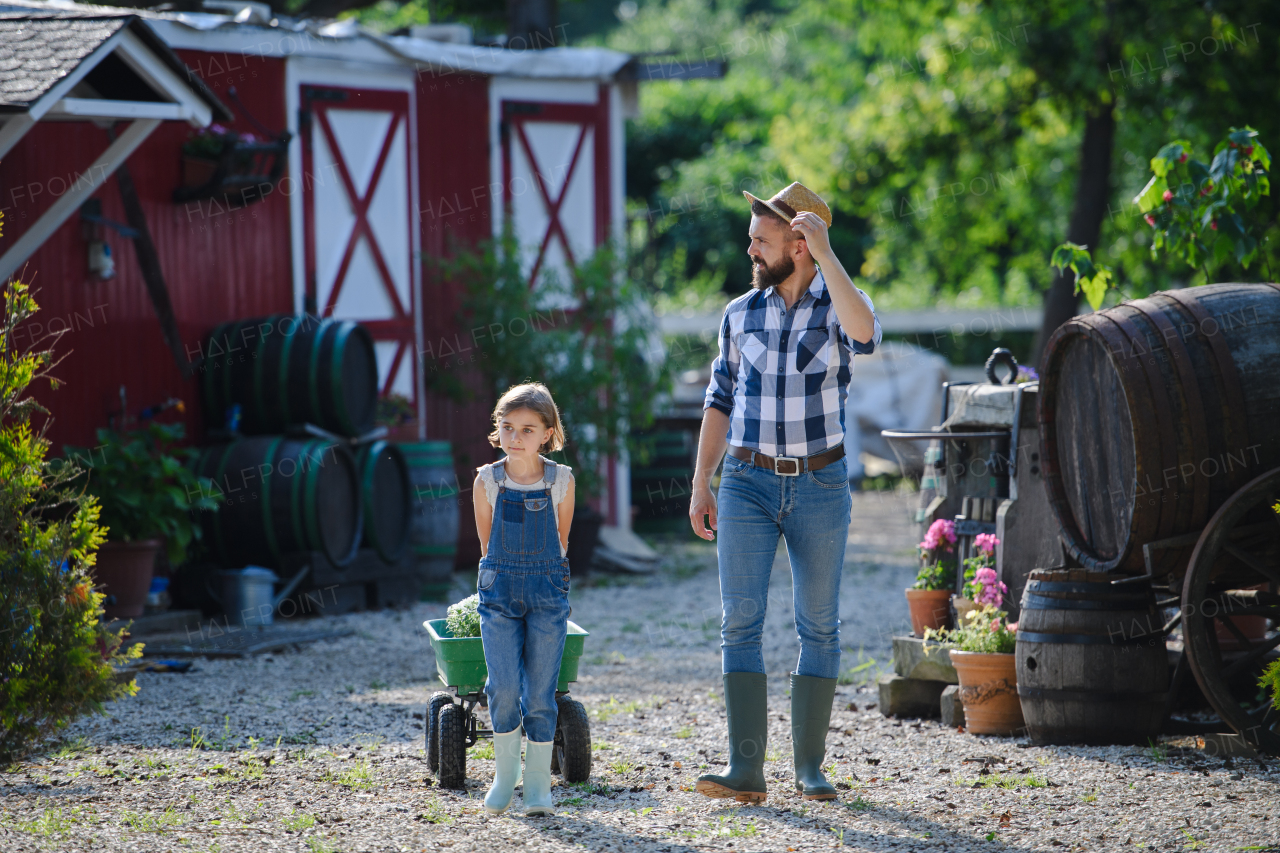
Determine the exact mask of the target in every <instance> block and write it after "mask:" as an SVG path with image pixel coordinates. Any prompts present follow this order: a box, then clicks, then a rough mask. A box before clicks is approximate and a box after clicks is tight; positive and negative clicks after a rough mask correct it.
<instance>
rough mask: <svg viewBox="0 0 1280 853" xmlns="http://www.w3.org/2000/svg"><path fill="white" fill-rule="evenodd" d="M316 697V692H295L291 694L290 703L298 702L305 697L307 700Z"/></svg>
mask: <svg viewBox="0 0 1280 853" xmlns="http://www.w3.org/2000/svg"><path fill="white" fill-rule="evenodd" d="M314 695H316V692H315V691H314V690H295V691H293V692H292V693H290V694H289V701H290V702H297V701H298V700H299V699H301V698H302V697H303V696H306V697H307V698H311V697H312V696H314Z"/></svg>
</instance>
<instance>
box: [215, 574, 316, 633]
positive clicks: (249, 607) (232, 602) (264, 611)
mask: <svg viewBox="0 0 1280 853" xmlns="http://www.w3.org/2000/svg"><path fill="white" fill-rule="evenodd" d="M310 569H311V567H310V566H304V567H303V568H302V569H301V570H300V571H299V572H298V573H297V574H296V575H294V576H293V577H292V578H291V579H290V580H289V582H288V583H287V584H285V587H284V589H282V590H280V593H279V595H276V594H275V584H276V583H277V582H278V581H279V580H280V578H278V577H276V574H275V572H273V571H271V570H270V569H265V568H263V567H262V566H245V567H244V568H243V569H223V570H222V571H220V572H217V575H216V576H217V578H218V586H219V589H221V591H222V594H221V595H219V594H218V593H216V592H214V591H213V589H212V588H210V587H209V586H208V582H207V581H206V583H205V588H206V589H208V591H209V594H210V595H211V596H213V600H214V601H216V602H218V603H219V604H221V605H222V609H223V611H224V612H225V613H226V615H227V623H228V624H230V625H243V626H245V627H252V626H256V627H265V626H267V625H270V624H271V622H272V616H273V615H274V614H275V612H276V608H277V607H279V606H280V602H282V601H284V600H285V599H286V598H288V597H289V596H290V595H292V594H293V591H294V590H295V589H297V588H298V584H300V583H302V579H303V578H305V577H306V576H307V573H308V572H309V571H310Z"/></svg>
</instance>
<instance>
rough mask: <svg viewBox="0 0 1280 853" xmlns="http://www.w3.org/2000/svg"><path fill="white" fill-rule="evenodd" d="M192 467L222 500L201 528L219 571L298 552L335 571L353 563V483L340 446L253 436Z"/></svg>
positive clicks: (272, 564)
mask: <svg viewBox="0 0 1280 853" xmlns="http://www.w3.org/2000/svg"><path fill="white" fill-rule="evenodd" d="M195 464H196V473H197V474H199V475H200V476H203V477H208V478H210V479H211V480H213V482H214V488H215V493H216V494H217V496H218V497H219V498H221V506H219V508H218V511H217V512H208V513H203V514H202V518H201V522H202V524H203V525H204V529H203V532H204V535H205V538H206V541H207V542H209V543H210V545H211V547H212V548H213V551H214V554H215V555H216V556H217V558H218V560H219V561H220V562H221V563H222V564H223V565H224V566H226V567H228V568H239V567H241V566H246V565H254V566H265V567H267V568H278V567H280V565H281V558H282V556H283V555H285V554H290V553H296V552H300V551H320V552H322V553H323V554H324V555H325V557H327V558H328V559H329V561H330V562H331V563H333V564H334V565H336V566H343V565H346V564H347V563H349V562H351V560H352V559H354V557H355V555H356V550H357V549H358V548H359V546H360V536H361V532H362V530H363V525H362V519H361V515H360V479H359V475H358V473H357V471H356V461H355V457H353V456H352V455H351V451H349V450H348V449H347V448H346V447H345V446H344V445H341V444H336V443H334V442H330V441H321V440H306V439H298V440H295V439H290V438H284V437H282V436H258V437H253V438H243V439H240V440H238V441H233V442H230V443H229V444H219V445H214V446H211V447H206V448H204V449H203V450H202V451H201V453H200V455H199V456H198V457H197V458H196V461H195Z"/></svg>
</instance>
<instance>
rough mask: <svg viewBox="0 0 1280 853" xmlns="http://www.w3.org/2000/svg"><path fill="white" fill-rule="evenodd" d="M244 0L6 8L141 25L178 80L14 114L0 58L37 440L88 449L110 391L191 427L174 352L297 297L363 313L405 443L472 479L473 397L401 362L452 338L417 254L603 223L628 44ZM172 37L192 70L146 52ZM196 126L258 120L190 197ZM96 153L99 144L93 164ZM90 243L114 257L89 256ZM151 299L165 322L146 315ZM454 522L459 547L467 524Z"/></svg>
mask: <svg viewBox="0 0 1280 853" xmlns="http://www.w3.org/2000/svg"><path fill="white" fill-rule="evenodd" d="M262 9H265V7H258V6H255V5H254V4H252V3H246V4H245V5H244V8H243V9H242V10H241V11H240V12H239V14H237V15H236V16H235V17H234V18H233V17H231V16H230V15H222V14H207V13H163V14H157V13H150V12H134V11H122V10H120V9H107V8H103V7H92V6H78V5H73V4H69V3H63V4H60V5H58V6H56V7H54V8H50V7H49V6H48V5H46V4H40V5H39V6H38V7H36V6H34V5H31V6H28V5H26V4H25V3H7V4H0V23H3V25H5V26H8V27H9V28H10V29H9V30H8V31H7V32H8V33H9V35H6V36H5V37H4V39H5V41H10V40H12V39H16V38H18V36H17V35H15V33H21V32H23V31H24V30H30V29H31V28H32V27H35V28H39V27H44V28H46V29H47V28H49V27H55V28H56V27H61V28H64V29H65V28H72V29H74V28H77V27H93V26H98V27H99V28H102V27H104V26H115V27H116V28H117V29H121V28H123V30H122V31H124V32H125V34H126V35H125V36H124V37H121V39H119V40H118V41H120V43H121V44H124V43H125V42H126V41H127V42H128V45H129V46H133V43H134V42H137V44H138V45H142V46H143V47H146V46H147V45H150V46H151V48H152V51H151V52H152V53H153V54H155V55H156V56H161V57H162V58H161V59H155V58H154V57H153V59H152V64H153V65H155V66H156V67H157V68H159V67H161V66H163V68H164V69H167V70H168V72H169V76H168V77H164V82H167V83H168V84H169V85H170V86H171V87H172V88H174V91H173V92H168V91H160V90H158V89H156V87H155V86H154V85H153V86H152V89H153V91H150V92H149V93H148V92H143V91H142V90H141V89H139V88H138V85H139V84H138V81H137V80H134V79H133V78H132V77H130V78H128V86H132V87H133V89H130V90H129V91H124V89H128V86H124V85H123V84H121V86H120V87H118V88H122V91H121V92H120V93H117V94H116V95H115V97H116V98H117V99H119V100H120V101H121V102H122V103H125V102H127V103H129V104H133V106H131V107H120V108H118V109H117V111H116V113H112V114H106V113H105V112H103V111H102V110H99V112H100V113H102V114H101V115H99V114H85V115H77V114H76V112H75V110H76V109H84V108H85V107H84V103H83V102H84V101H85V98H86V97H95V95H92V94H91V92H92V89H93V87H92V86H89V85H88V84H83V86H82V88H85V89H86V91H85V92H84V93H78V94H81V95H82V97H79V98H72V97H65V96H64V97H62V99H61V100H62V105H61V106H59V107H57V108H56V110H54V111H52V112H50V113H49V114H46V115H45V116H44V117H43V118H41V120H39V121H35V122H33V123H31V124H30V126H29V127H20V126H19V123H20V122H28V121H29V117H28V115H27V112H28V111H27V110H26V108H25V107H24V106H23V105H22V104H21V103H18V102H17V101H16V100H15V99H14V98H13V97H11V96H10V95H9V94H8V93H7V92H6V91H5V90H4V86H5V78H4V75H5V73H6V72H4V71H3V70H0V110H6V111H7V112H8V115H9V117H8V118H7V121H6V122H5V124H4V125H3V126H0V148H3V149H4V151H5V152H7V153H0V157H2V159H0V193H2V194H3V197H2V200H0V207H2V209H3V212H4V233H3V237H2V238H0V273H2V274H4V275H6V276H9V275H13V274H21V275H22V277H23V278H24V279H26V280H29V281H31V282H32V283H33V284H34V286H35V287H36V288H37V289H38V293H37V299H38V301H39V303H40V305H41V309H42V313H41V315H40V317H39V318H38V319H39V320H40V323H41V324H42V327H43V328H44V329H66V333H65V334H64V336H63V338H62V341H61V343H60V345H59V350H60V352H61V353H62V354H64V355H65V356H66V360H65V361H64V362H63V364H62V366H61V367H60V368H59V370H58V373H59V375H60V376H61V377H62V378H63V379H64V380H66V384H65V385H64V386H63V387H62V388H61V389H60V390H58V391H57V392H56V393H52V394H50V393H47V392H43V391H42V392H40V397H41V400H42V402H43V403H45V404H46V405H48V407H49V408H50V410H51V411H52V412H53V415H54V417H55V421H54V423H53V425H52V427H51V429H50V432H49V435H50V438H51V439H52V440H53V443H54V447H55V448H59V447H61V445H62V444H64V443H75V444H91V443H92V438H93V431H94V430H95V429H96V428H97V427H100V426H103V425H106V424H107V423H108V419H109V418H111V417H112V416H113V415H114V414H115V413H117V412H118V411H119V410H120V408H121V389H122V387H123V388H125V389H127V400H128V403H127V405H128V408H129V411H130V412H133V413H136V412H137V411H138V410H140V409H142V408H143V407H145V406H148V405H151V404H154V403H157V402H160V401H163V400H165V399H167V398H170V397H178V398H181V399H183V400H184V401H186V403H187V410H186V413H185V415H184V417H185V419H186V421H187V424H188V430H189V432H190V434H192V435H193V436H195V437H196V438H197V439H199V437H200V435H201V432H202V426H201V425H202V422H203V414H202V413H201V412H200V411H199V409H200V394H199V388H198V382H199V376H198V372H197V373H196V374H194V375H192V373H191V370H190V365H191V364H194V363H198V361H199V358H200V356H201V355H202V347H203V341H204V340H205V338H206V337H207V335H208V333H209V332H210V330H211V329H212V328H213V327H214V326H215V325H217V324H219V323H221V322H224V321H227V320H232V319H237V318H246V317H253V316H260V315H266V314H272V313H285V312H296V311H304V310H306V311H316V312H319V313H320V314H322V315H326V316H334V317H339V318H344V319H354V320H359V321H361V322H362V323H364V324H365V325H367V326H368V327H369V329H370V330H371V331H372V333H373V334H374V337H375V340H376V347H377V356H378V373H379V382H380V384H381V387H382V390H383V391H384V392H396V393H399V394H403V395H404V396H405V397H407V398H409V399H410V400H411V401H412V402H413V405H414V406H415V407H416V408H417V412H418V415H419V437H420V438H424V439H432V440H435V439H439V440H448V441H452V442H453V444H454V448H455V455H456V458H457V459H458V467H459V474H460V476H464V477H466V478H467V479H466V481H465V482H469V476H468V475H467V472H468V471H469V470H470V468H471V467H472V466H474V465H476V464H480V463H481V462H484V461H488V460H490V459H492V458H493V451H492V449H491V448H489V446H488V444H487V442H486V441H485V439H484V435H485V433H486V431H487V415H488V411H487V404H485V403H476V404H471V405H467V406H457V405H455V404H453V403H451V402H449V401H446V400H443V399H437V398H433V397H432V395H430V394H428V393H426V392H424V390H423V377H422V376H421V375H420V373H421V366H422V358H421V357H419V356H426V357H435V355H437V354H438V353H439V351H440V346H441V344H440V342H442V341H454V340H457V338H458V336H461V337H462V338H464V339H465V337H466V335H467V334H468V332H467V331H466V330H462V329H457V328H454V326H455V323H454V319H453V318H454V312H455V309H456V307H457V300H458V293H457V292H456V291H455V290H454V289H453V288H451V287H448V286H446V287H445V288H444V290H443V292H441V291H440V289H439V288H433V289H432V292H431V293H430V294H426V293H424V291H423V264H422V263H421V257H420V256H421V253H425V254H426V255H433V256H440V255H442V254H443V253H444V252H445V251H446V249H447V247H448V245H449V240H450V238H449V235H453V236H454V237H456V238H458V239H460V240H461V241H463V242H464V243H474V242H475V241H477V240H480V239H484V238H488V237H491V236H494V235H496V234H497V233H499V232H500V230H501V227H502V217H503V216H504V210H510V211H511V215H512V217H513V224H514V226H515V230H516V234H517V237H518V238H519V239H520V242H521V244H522V245H524V246H526V247H528V250H527V253H526V257H525V259H524V260H525V264H526V269H528V271H529V274H530V276H531V279H532V278H534V277H536V276H537V274H538V273H539V271H540V270H544V269H548V268H563V267H564V266H565V265H566V264H572V263H574V262H575V261H577V260H580V259H582V258H583V257H585V256H587V255H589V254H590V253H591V252H592V251H593V250H594V248H595V247H596V246H597V245H599V244H600V243H601V242H602V241H604V240H606V239H608V238H609V237H610V236H611V235H614V234H619V233H620V232H621V229H622V226H623V199H624V186H623V104H624V101H625V100H627V99H626V98H625V97H624V95H626V94H634V90H633V89H632V90H630V92H628V90H627V84H625V83H623V82H621V81H620V79H619V72H621V71H622V70H623V67H624V66H625V65H626V64H627V62H628V60H629V57H627V56H626V55H623V54H619V53H616V52H613V51H608V50H601V49H573V48H555V49H550V50H544V51H524V52H520V51H507V50H502V49H497V48H487V47H477V46H472V45H463V44H446V43H442V42H435V41H429V40H426V39H418V38H409V37H392V38H385V37H380V36H376V35H374V34H370V33H368V32H366V31H364V30H361V29H360V28H358V27H357V26H355V25H354V23H353V22H351V21H344V22H338V23H329V24H317V23H316V22H312V21H289V20H283V19H272V20H267V19H266V18H265V17H264V16H263V14H262V11H261V10H262ZM38 21H43V22H44V23H38ZM51 22H52V23H51ZM95 22H96V23H95ZM103 22H108V24H104V23H103ZM109 22H115V23H114V24H110V23H109ZM166 47H167V48H168V49H170V50H171V51H172V55H176V57H178V58H180V59H181V62H182V63H185V65H186V67H187V69H189V71H188V70H186V69H181V64H180V63H175V62H174V61H173V59H172V55H170V56H169V57H168V58H167V59H166V58H163V55H164V54H165V53H166ZM0 49H6V45H5V44H3V43H0ZM134 52H135V53H139V50H137V49H135V50H134ZM99 53H101V54H102V55H101V56H99ZM90 54H91V55H86V56H85V57H83V63H91V64H92V66H93V68H97V69H99V70H98V71H96V72H95V71H93V70H92V68H91V69H90V71H89V72H87V73H88V74H89V76H90V77H92V79H94V80H98V81H106V80H116V79H125V76H126V75H124V74H123V72H121V71H120V68H121V67H128V68H134V66H135V65H138V64H139V60H136V59H131V58H130V57H128V56H124V55H123V54H122V55H121V56H116V55H115V54H113V53H112V52H111V51H103V50H100V51H98V53H93V52H92V51H91V52H90ZM131 63H132V64H131ZM4 67H6V66H4V65H3V64H2V63H0V69H3V68H4ZM179 72H181V73H179ZM8 73H10V74H12V72H8ZM155 73H156V74H159V73H160V72H158V71H156V72H155ZM133 74H134V77H143V78H145V74H143V73H141V72H138V71H136V69H135V70H134V72H133ZM82 76H83V75H82ZM160 76H162V77H163V75H160ZM86 79H88V78H86ZM146 79H150V78H146ZM175 81H177V82H175ZM151 82H152V83H154V82H155V81H151ZM180 84H185V87H184V86H182V85H180ZM631 85H632V86H634V84H631ZM179 88H182V89H183V90H184V92H185V94H182V93H177V90H178V89H179ZM135 89H136V90H137V91H134V90H135ZM180 95H181V97H179V96H180ZM96 97H102V98H106V97H110V96H109V95H102V94H99V95H97V96H96ZM183 99H185V100H183ZM139 104H141V106H139ZM148 104H149V105H150V106H147V105H148ZM201 105H202V106H201ZM197 106H200V108H199V109H197ZM130 109H131V110H133V112H132V113H130V112H129V110H130ZM122 111H123V112H122ZM148 111H149V112H148ZM3 115H4V114H3V113H0V117H2V116H3ZM53 118H56V119H58V120H57V121H52V120H51V119H53ZM128 118H133V119H134V120H135V121H134V125H132V126H131V127H137V125H138V124H139V123H140V122H142V121H147V122H151V123H152V124H151V125H150V126H149V127H148V130H149V135H147V134H143V133H142V132H141V131H140V130H136V131H133V136H131V137H129V142H130V143H131V144H133V145H134V147H133V148H132V149H130V150H128V151H125V150H124V147H123V146H122V144H121V143H122V141H124V140H126V137H127V136H129V134H130V132H131V131H130V130H128V129H126V130H122V131H121V132H120V133H119V134H118V135H117V134H114V130H113V128H114V127H115V126H116V122H117V120H123V119H128ZM165 119H182V120H184V121H178V120H170V121H165ZM210 121H214V122H218V121H220V122H221V123H222V125H224V126H225V127H226V128H227V129H229V130H231V131H234V132H236V133H239V134H249V135H252V136H253V137H255V138H256V139H255V141H256V145H253V144H251V145H249V149H251V153H252V154H253V156H255V157H257V158H258V159H257V160H255V161H254V162H256V163H258V164H259V165H260V167H261V172H262V174H261V175H259V176H258V177H260V178H262V180H259V181H256V182H251V183H246V182H245V181H243V180H241V181H240V182H239V183H236V180H235V178H234V177H228V176H226V175H223V176H222V177H223V178H224V179H225V180H226V182H227V183H226V186H228V187H232V188H233V189H234V190H235V192H233V193H231V194H230V196H228V195H227V194H221V195H215V196H213V197H208V194H205V196H206V197H201V195H200V193H198V192H196V193H194V197H192V196H193V193H192V192H190V191H184V187H187V188H189V187H192V186H198V185H200V182H201V181H202V180H206V179H209V176H208V175H198V174H193V172H192V164H191V163H190V162H184V157H183V148H184V145H185V144H189V142H190V140H191V137H192V134H193V130H192V125H202V124H207V123H208V122H210ZM22 130H25V133H20V132H19V131H22ZM286 132H287V134H288V136H287V141H286V137H284V135H283V134H284V133H286ZM113 135H114V136H115V137H116V139H117V141H116V142H115V143H114V144H113V142H112V137H113ZM11 136H12V137H14V139H15V143H14V144H12V145H11V146H9V147H6V146H5V141H6V140H7V139H8V138H9V137H11ZM109 148H111V149H112V150H114V151H115V152H116V155H117V156H116V157H115V158H114V160H111V161H110V162H107V163H105V164H104V163H103V162H101V158H99V161H98V162H95V157H97V155H98V154H99V152H102V151H103V150H106V149H109ZM10 149H11V150H10ZM121 152H123V156H120V155H121ZM126 158H127V159H126ZM118 162H125V163H127V167H128V169H127V171H128V172H129V173H130V174H131V176H132V181H131V183H132V186H133V187H134V189H135V191H136V198H137V202H138V204H137V205H136V206H135V208H136V209H134V210H132V211H131V210H130V209H129V207H128V205H127V201H128V198H127V197H124V196H122V192H121V190H122V188H123V189H125V193H126V194H127V193H128V189H127V188H126V187H124V185H123V183H122V182H121V181H119V180H118V175H117V179H111V175H112V172H113V171H115V165H116V164H117V163H118ZM241 177H243V176H241ZM214 179H215V180H216V176H215V178H214ZM126 180H127V179H126ZM86 188H87V191H86ZM237 193H238V196H237ZM228 198H231V200H233V201H235V202H236V203H234V204H231V203H228ZM85 201H89V202H90V204H89V205H88V206H86V205H84V202H85ZM139 221H144V222H145V230H146V231H148V232H149V235H150V238H151V242H152V243H153V244H154V255H155V263H154V264H152V267H153V268H151V269H149V268H148V266H147V263H146V262H145V261H144V262H143V263H141V264H140V262H139V258H140V257H142V254H140V253H139V252H136V251H135V250H134V249H133V248H132V247H130V246H129V243H130V242H131V236H129V235H132V234H133V233H134V232H135V231H137V229H136V228H133V224H136V223H137V222H139ZM107 250H109V251H110V256H111V258H112V260H113V261H114V275H113V276H111V277H104V275H103V272H104V268H103V254H104V252H105V251H107ZM106 271H107V272H110V270H106ZM157 281H158V282H159V286H157ZM166 300H167V304H168V305H169V306H170V311H169V313H170V314H171V317H170V319H168V320H167V321H162V320H161V317H164V316H165V314H166V311H165V308H164V305H163V304H162V303H165V302H166ZM184 368H185V369H184ZM464 485H465V483H464ZM604 504H605V505H604V506H602V507H601V509H602V510H603V511H605V512H606V515H607V516H608V519H609V523H614V524H622V525H626V524H627V523H628V521H629V516H630V512H629V483H628V482H627V477H626V472H625V471H615V472H613V476H612V477H611V483H610V489H609V493H608V497H607V499H606V500H605V501H604ZM462 527H463V537H464V541H463V543H462V544H463V545H464V547H463V549H462V550H463V551H464V552H466V551H467V550H469V549H468V548H467V547H466V546H467V545H468V544H469V542H468V540H470V542H471V543H473V542H474V534H473V533H472V532H471V531H470V525H469V524H465V523H464V524H463V525H462ZM477 550H478V549H477Z"/></svg>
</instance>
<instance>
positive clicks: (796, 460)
mask: <svg viewBox="0 0 1280 853" xmlns="http://www.w3.org/2000/svg"><path fill="white" fill-rule="evenodd" d="M783 462H790V463H791V464H792V465H794V466H795V470H794V471H783V470H782V468H781V467H780V466H781V465H782V463H783ZM773 473H775V474H777V475H778V476H779V477H799V476H800V457H799V456H778V457H775V458H774V460H773Z"/></svg>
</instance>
